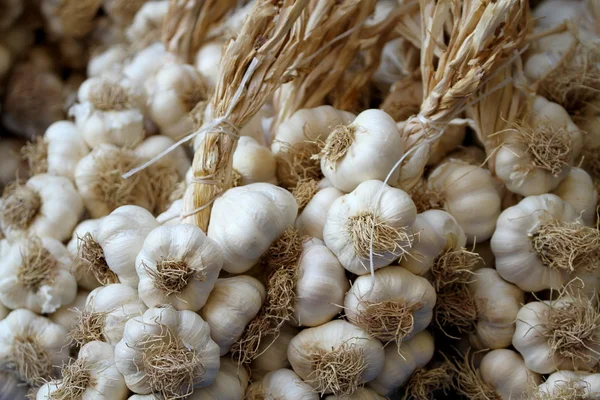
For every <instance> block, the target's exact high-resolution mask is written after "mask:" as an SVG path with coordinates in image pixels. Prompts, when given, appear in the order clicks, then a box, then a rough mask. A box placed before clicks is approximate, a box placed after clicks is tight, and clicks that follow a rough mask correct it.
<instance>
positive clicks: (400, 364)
mask: <svg viewBox="0 0 600 400" xmlns="http://www.w3.org/2000/svg"><path fill="white" fill-rule="evenodd" d="M433 351H434V343H433V336H431V334H430V333H429V332H427V331H422V332H420V333H418V334H416V335H415V336H414V337H413V338H412V339H410V340H407V341H405V342H402V345H401V346H400V347H397V346H395V345H390V346H387V347H386V348H385V363H384V365H383V370H382V371H381V372H380V373H379V375H377V377H376V378H375V379H374V380H372V381H371V382H369V383H368V384H367V385H368V387H370V388H371V389H373V390H375V391H376V392H377V393H379V394H380V395H383V396H389V395H391V394H392V393H393V392H394V390H395V389H397V388H399V387H400V386H402V385H403V384H404V383H405V382H406V381H407V380H408V378H410V376H411V375H412V373H413V372H415V371H416V370H417V369H418V368H422V367H424V366H425V365H427V363H428V362H429V361H430V360H431V358H432V357H433Z"/></svg>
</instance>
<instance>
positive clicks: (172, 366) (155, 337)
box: [115, 305, 220, 398]
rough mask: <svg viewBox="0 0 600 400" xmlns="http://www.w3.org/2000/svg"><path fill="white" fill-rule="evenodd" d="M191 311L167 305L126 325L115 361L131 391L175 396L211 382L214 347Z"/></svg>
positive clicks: (216, 354)
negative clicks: (178, 309) (179, 309)
mask: <svg viewBox="0 0 600 400" xmlns="http://www.w3.org/2000/svg"><path fill="white" fill-rule="evenodd" d="M209 331H210V328H209V326H208V324H207V323H206V322H204V320H203V319H202V318H201V317H200V316H199V315H198V314H196V313H194V312H192V311H188V310H184V311H177V310H175V309H174V308H173V307H172V306H170V305H166V306H162V307H159V308H151V309H149V310H147V311H146V312H145V313H144V314H143V315H142V316H140V317H135V318H133V319H130V320H129V321H127V323H126V324H125V331H124V332H123V339H122V340H121V341H120V342H119V343H118V344H117V346H116V347H115V362H116V366H117V368H118V369H119V372H121V374H123V376H124V377H125V383H126V384H127V387H128V388H129V389H130V390H132V391H133V392H135V393H139V394H150V393H153V392H159V393H161V394H162V395H163V396H164V397H167V398H176V397H177V396H181V397H184V396H186V395H188V394H191V393H192V391H193V390H194V388H198V387H204V386H208V385H210V384H212V383H213V382H214V381H215V379H216V376H217V372H218V370H219V361H220V360H219V346H218V345H217V344H216V343H215V342H213V341H212V339H211V338H210V332H209Z"/></svg>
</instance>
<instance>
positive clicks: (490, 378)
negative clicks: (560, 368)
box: [479, 349, 542, 400]
mask: <svg viewBox="0 0 600 400" xmlns="http://www.w3.org/2000/svg"><path fill="white" fill-rule="evenodd" d="M479 371H480V373H481V379H482V381H483V382H485V383H486V384H487V385H488V386H490V387H491V388H492V389H493V390H494V391H495V392H496V393H497V394H498V395H499V396H500V397H501V398H502V400H527V399H530V398H531V396H532V395H533V392H534V391H535V385H539V384H540V382H541V381H542V377H541V375H539V374H537V373H535V372H533V371H532V370H530V369H528V368H527V367H526V366H525V362H524V361H523V357H521V355H520V354H519V353H517V352H516V351H513V350H508V349H498V350H492V351H490V352H489V353H487V354H486V355H484V356H483V358H482V359H481V363H480V366H479Z"/></svg>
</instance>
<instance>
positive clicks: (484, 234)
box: [427, 159, 501, 243]
mask: <svg viewBox="0 0 600 400" xmlns="http://www.w3.org/2000/svg"><path fill="white" fill-rule="evenodd" d="M427 185H428V186H429V187H430V188H431V189H432V190H434V191H435V192H437V193H440V194H441V195H442V198H443V203H444V209H445V210H446V211H447V212H448V213H450V214H451V215H452V216H453V217H454V218H456V221H457V222H458V223H459V225H460V226H461V227H462V228H463V230H464V231H465V234H466V235H467V240H468V241H469V242H471V243H472V242H483V241H485V240H488V239H489V238H490V237H491V236H492V234H493V233H494V229H495V227H496V219H497V218H498V215H500V203H501V198H500V195H499V194H498V191H497V190H496V184H495V182H494V179H493V177H492V175H491V173H490V171H488V170H487V169H484V168H480V167H477V166H474V165H469V164H467V163H464V162H462V161H458V160H453V159H450V160H448V161H446V162H444V163H442V164H440V165H439V166H438V167H436V168H435V169H434V170H433V171H432V172H431V175H430V176H429V178H428V180H427Z"/></svg>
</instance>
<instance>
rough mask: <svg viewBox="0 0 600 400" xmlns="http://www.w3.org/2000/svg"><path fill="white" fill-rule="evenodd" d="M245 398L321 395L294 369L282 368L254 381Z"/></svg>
mask: <svg viewBox="0 0 600 400" xmlns="http://www.w3.org/2000/svg"><path fill="white" fill-rule="evenodd" d="M245 399H247V400H261V399H279V400H318V399H319V395H318V394H317V393H315V392H314V390H313V388H312V386H310V385H309V384H307V383H305V382H304V381H302V379H301V378H300V377H299V376H298V375H296V373H295V372H294V371H292V370H290V369H286V368H282V369H278V370H276V371H273V372H269V373H268V374H266V375H265V376H264V377H263V378H262V379H261V380H259V381H256V382H252V384H251V385H250V386H249V387H248V390H247V391H246V397H245Z"/></svg>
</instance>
